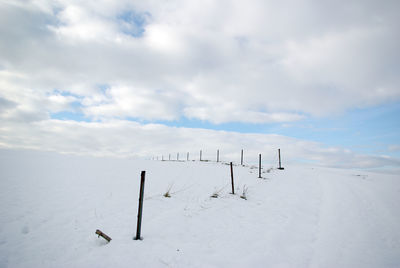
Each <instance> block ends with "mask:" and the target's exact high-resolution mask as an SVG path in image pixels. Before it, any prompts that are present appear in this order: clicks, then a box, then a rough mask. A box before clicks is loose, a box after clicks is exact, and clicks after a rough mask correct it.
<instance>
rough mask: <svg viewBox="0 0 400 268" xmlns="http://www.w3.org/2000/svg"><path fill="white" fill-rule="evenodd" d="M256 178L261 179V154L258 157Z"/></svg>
mask: <svg viewBox="0 0 400 268" xmlns="http://www.w3.org/2000/svg"><path fill="white" fill-rule="evenodd" d="M258 177H259V178H261V154H260V155H259V156H258Z"/></svg>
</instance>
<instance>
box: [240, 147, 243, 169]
mask: <svg viewBox="0 0 400 268" xmlns="http://www.w3.org/2000/svg"><path fill="white" fill-rule="evenodd" d="M240 165H241V166H243V149H242V153H241V154H240Z"/></svg>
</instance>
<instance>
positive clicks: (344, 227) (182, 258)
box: [0, 149, 400, 267]
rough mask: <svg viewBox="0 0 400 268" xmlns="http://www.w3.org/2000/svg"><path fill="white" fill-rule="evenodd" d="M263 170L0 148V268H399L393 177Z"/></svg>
mask: <svg viewBox="0 0 400 268" xmlns="http://www.w3.org/2000/svg"><path fill="white" fill-rule="evenodd" d="M268 168H270V166H265V167H264V173H263V177H264V178H263V179H259V178H257V177H258V170H257V169H254V168H251V167H250V166H245V167H241V166H238V165H235V166H234V179H235V190H236V192H237V193H236V194H235V195H232V194H230V191H231V186H230V168H229V165H227V164H226V163H215V162H199V161H189V162H177V161H150V160H140V159H116V158H95V157H83V156H73V155H59V154H55V153H43V152H33V151H16V150H4V149H3V150H0V267H400V227H399V226H400V225H399V224H398V223H399V222H400V210H399V204H400V202H399V201H400V197H399V196H400V195H399V194H400V176H398V175H389V174H379V173H371V172H364V171H362V172H361V171H355V170H350V169H347V170H344V169H333V168H322V167H313V166H310V165H308V166H305V165H303V166H301V165H285V170H277V169H272V170H271V171H270V172H266V170H267V169H268ZM142 170H146V185H145V201H144V208H143V213H144V214H143V226H142V237H143V240H141V241H136V240H133V237H134V236H135V232H136V220H137V207H138V195H139V182H140V172H141V171H142ZM244 186H246V187H248V192H247V198H248V199H247V200H244V199H242V198H240V194H241V193H242V190H243V187H244ZM169 188H171V191H170V194H171V197H170V198H166V197H164V196H163V194H164V193H165V192H166V191H167V190H168V189H169ZM221 189H222V190H221ZM218 190H221V191H220V192H219V197H218V198H211V197H210V196H211V195H212V194H213V193H214V192H216V191H218ZM96 229H100V230H101V231H103V232H104V233H106V234H107V235H109V236H110V237H111V238H112V241H111V242H110V243H107V242H106V241H105V240H104V239H102V238H101V237H100V238H98V237H97V235H95V231H96Z"/></svg>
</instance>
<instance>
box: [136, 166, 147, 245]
mask: <svg viewBox="0 0 400 268" xmlns="http://www.w3.org/2000/svg"><path fill="white" fill-rule="evenodd" d="M145 175H146V171H142V173H141V175H140V192H139V208H138V218H137V226H136V237H135V240H141V239H142V238H141V237H140V231H141V229H142V213H143V195H144V178H145Z"/></svg>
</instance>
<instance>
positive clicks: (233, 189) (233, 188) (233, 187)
mask: <svg viewBox="0 0 400 268" xmlns="http://www.w3.org/2000/svg"><path fill="white" fill-rule="evenodd" d="M231 182H232V194H235V186H234V184H233V167H232V162H231Z"/></svg>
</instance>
